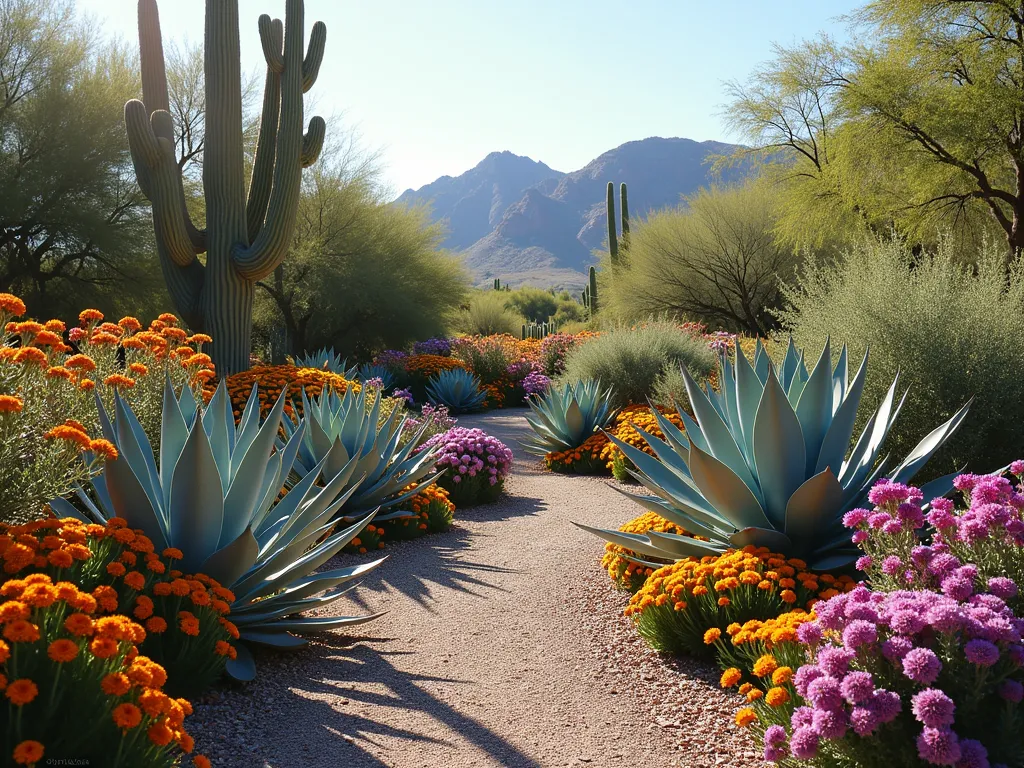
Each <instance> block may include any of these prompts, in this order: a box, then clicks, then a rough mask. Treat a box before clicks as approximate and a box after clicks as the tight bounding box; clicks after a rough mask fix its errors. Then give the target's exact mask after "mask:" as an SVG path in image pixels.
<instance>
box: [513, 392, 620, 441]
mask: <svg viewBox="0 0 1024 768" xmlns="http://www.w3.org/2000/svg"><path fill="white" fill-rule="evenodd" d="M611 396H612V389H611V387H609V388H608V389H605V390H602V389H601V382H599V381H577V382H575V383H573V384H563V385H561V386H552V387H549V388H548V391H547V392H546V393H545V394H544V395H543V396H541V397H536V396H535V397H530V398H528V399H527V403H528V404H529V406H530V411H531V413H530V415H528V416H527V417H526V420H527V422H529V424H530V427H532V428H533V431H534V435H533V436H531V437H530V438H529V439H527V440H524V441H522V445H523V448H525V449H526V451H527V452H528V453H532V454H534V455H535V456H546V455H547V454H549V453H553V452H555V451H569V450H572V449H573V448H578V447H579V446H581V445H582V444H583V443H584V441H585V440H586V439H587V438H588V437H590V436H591V435H592V434H594V433H595V432H596V431H597V430H599V429H602V428H603V427H606V426H607V425H608V424H609V422H611V420H612V419H613V418H615V414H616V413H618V411H617V410H613V409H612V407H611Z"/></svg>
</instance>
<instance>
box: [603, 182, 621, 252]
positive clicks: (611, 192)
mask: <svg viewBox="0 0 1024 768" xmlns="http://www.w3.org/2000/svg"><path fill="white" fill-rule="evenodd" d="M605 206H606V208H607V210H606V213H605V215H606V218H607V219H608V253H609V254H610V255H611V257H612V264H615V263H616V262H618V260H619V240H618V237H616V233H615V184H614V183H613V182H610V181H609V182H608V195H607V201H606V203H605Z"/></svg>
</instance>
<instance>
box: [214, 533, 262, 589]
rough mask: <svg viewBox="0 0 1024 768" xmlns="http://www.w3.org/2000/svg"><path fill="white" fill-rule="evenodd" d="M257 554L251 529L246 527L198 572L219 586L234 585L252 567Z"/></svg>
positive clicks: (256, 545)
mask: <svg viewBox="0 0 1024 768" xmlns="http://www.w3.org/2000/svg"><path fill="white" fill-rule="evenodd" d="M259 553H260V546H259V544H258V543H257V542H256V537H255V536H253V535H252V528H251V527H246V528H245V530H243V531H242V532H241V533H240V534H239V535H238V537H237V538H236V539H235V540H234V541H232V542H231V543H230V544H228V545H227V546H226V547H224V548H223V549H218V550H217V551H216V552H214V553H213V554H212V555H210V556H209V557H208V558H206V561H205V562H204V563H203V566H202V568H201V569H200V570H201V571H202V573H205V574H206V575H207V576H210V577H212V578H214V579H216V580H217V581H219V582H220V583H221V584H234V583H235V582H236V581H237V580H238V579H240V578H241V577H242V576H243V575H244V574H245V572H246V571H248V570H249V569H250V568H251V567H252V564H253V563H255V562H256V558H257V557H258V556H259Z"/></svg>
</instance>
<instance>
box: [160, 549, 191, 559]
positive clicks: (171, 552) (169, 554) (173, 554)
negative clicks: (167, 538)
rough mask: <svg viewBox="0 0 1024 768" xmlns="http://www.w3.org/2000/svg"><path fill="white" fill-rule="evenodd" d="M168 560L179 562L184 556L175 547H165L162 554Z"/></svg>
mask: <svg viewBox="0 0 1024 768" xmlns="http://www.w3.org/2000/svg"><path fill="white" fill-rule="evenodd" d="M161 554H162V555H163V556H164V557H166V558H167V559H168V560H181V559H182V558H183V557H185V555H184V554H183V553H182V551H181V550H180V549H178V548H176V547H167V549H165V550H164V551H163V552H162V553H161Z"/></svg>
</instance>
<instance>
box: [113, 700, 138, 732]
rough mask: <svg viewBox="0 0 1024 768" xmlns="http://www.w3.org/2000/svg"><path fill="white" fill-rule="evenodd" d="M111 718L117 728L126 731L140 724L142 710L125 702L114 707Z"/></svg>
mask: <svg viewBox="0 0 1024 768" xmlns="http://www.w3.org/2000/svg"><path fill="white" fill-rule="evenodd" d="M113 718H114V723H116V724H117V727H118V728H120V729H121V730H123V731H127V730H130V729H132V728H135V727H136V726H137V725H138V724H139V723H141V722H142V710H140V709H139V708H138V707H136V706H135V705H134V704H129V703H127V702H125V703H124V704H118V705H117V706H116V707H114V714H113Z"/></svg>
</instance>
